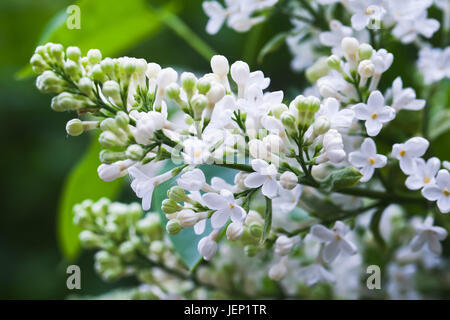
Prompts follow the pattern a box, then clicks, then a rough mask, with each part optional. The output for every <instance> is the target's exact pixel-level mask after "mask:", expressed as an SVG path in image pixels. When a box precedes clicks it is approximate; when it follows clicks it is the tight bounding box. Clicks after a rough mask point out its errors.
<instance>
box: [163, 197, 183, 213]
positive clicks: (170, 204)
mask: <svg viewBox="0 0 450 320" xmlns="http://www.w3.org/2000/svg"><path fill="white" fill-rule="evenodd" d="M182 209H183V207H182V206H180V205H179V204H178V203H177V202H176V201H174V200H172V199H165V200H164V201H163V202H162V204H161V210H162V211H163V212H164V213H167V214H171V213H175V212H178V211H180V210H182Z"/></svg>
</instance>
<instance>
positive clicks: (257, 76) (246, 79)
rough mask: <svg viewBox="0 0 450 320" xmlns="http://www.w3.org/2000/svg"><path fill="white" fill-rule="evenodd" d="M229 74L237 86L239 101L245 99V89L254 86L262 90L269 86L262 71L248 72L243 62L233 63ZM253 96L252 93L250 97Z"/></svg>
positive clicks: (248, 69)
mask: <svg viewBox="0 0 450 320" xmlns="http://www.w3.org/2000/svg"><path fill="white" fill-rule="evenodd" d="M230 74H231V78H232V79H233V80H234V82H236V84H237V86H238V98H239V99H244V98H247V88H249V87H250V86H251V85H255V86H256V87H257V88H259V89H260V90H264V89H266V88H267V87H268V86H269V84H270V79H269V78H265V77H264V74H263V73H262V71H254V72H250V68H249V66H248V64H247V63H245V62H243V61H236V62H235V63H233V64H232V65H231V68H230ZM258 94H259V93H258ZM254 95H255V93H253V95H252V97H253V96H254ZM253 98H254V97H253Z"/></svg>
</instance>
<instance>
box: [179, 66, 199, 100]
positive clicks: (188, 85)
mask: <svg viewBox="0 0 450 320" xmlns="http://www.w3.org/2000/svg"><path fill="white" fill-rule="evenodd" d="M180 79H181V86H182V87H183V90H184V91H185V92H186V94H187V95H188V97H191V96H192V95H193V94H194V90H195V86H196V84H197V78H196V77H195V75H194V74H193V73H190V72H183V73H182V74H181V78H180Z"/></svg>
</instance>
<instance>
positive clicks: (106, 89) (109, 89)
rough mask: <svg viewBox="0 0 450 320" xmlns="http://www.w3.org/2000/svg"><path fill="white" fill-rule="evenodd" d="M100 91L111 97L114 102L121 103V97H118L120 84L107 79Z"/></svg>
mask: <svg viewBox="0 0 450 320" xmlns="http://www.w3.org/2000/svg"><path fill="white" fill-rule="evenodd" d="M102 92H103V94H104V95H105V96H106V97H110V98H112V99H113V101H114V102H115V103H116V104H118V103H120V105H121V104H122V98H121V97H120V85H119V84H118V83H117V82H116V81H114V80H108V81H106V82H105V83H103V86H102Z"/></svg>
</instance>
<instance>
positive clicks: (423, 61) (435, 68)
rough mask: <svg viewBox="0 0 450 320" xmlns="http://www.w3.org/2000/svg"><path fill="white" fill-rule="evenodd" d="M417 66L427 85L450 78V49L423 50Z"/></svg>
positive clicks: (420, 52)
mask: <svg viewBox="0 0 450 320" xmlns="http://www.w3.org/2000/svg"><path fill="white" fill-rule="evenodd" d="M417 64H418V67H419V70H420V71H421V73H422V74H423V76H424V81H425V83H426V84H431V83H434V82H437V81H440V80H441V79H443V78H445V77H447V78H448V77H450V47H446V48H445V49H441V48H428V47H426V48H423V49H421V50H420V51H419V60H418V63H417Z"/></svg>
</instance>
